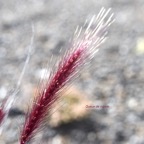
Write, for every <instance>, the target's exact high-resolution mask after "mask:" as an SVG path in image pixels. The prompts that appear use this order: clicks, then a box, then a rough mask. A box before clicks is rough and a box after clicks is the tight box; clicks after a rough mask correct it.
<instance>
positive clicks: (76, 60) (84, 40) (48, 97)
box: [0, 8, 114, 144]
mask: <svg viewBox="0 0 144 144" xmlns="http://www.w3.org/2000/svg"><path fill="white" fill-rule="evenodd" d="M113 21H114V19H113V13H111V9H108V10H105V9H104V8H102V9H101V10H100V12H99V13H98V15H97V16H95V15H94V16H93V17H92V19H91V21H90V22H89V23H88V22H87V21H86V22H85V24H84V26H82V27H77V29H76V31H75V33H74V38H73V44H72V46H71V48H70V49H68V50H67V51H66V53H65V54H64V56H63V57H62V58H61V60H60V61H59V64H58V66H57V67H56V71H54V72H53V71H52V72H51V74H50V77H49V78H48V80H47V81H46V82H45V83H41V85H40V87H41V89H40V90H39V93H38V96H37V97H36V99H35V100H34V102H33V105H32V108H31V109H30V111H29V113H28V115H27V116H26V119H25V122H24V125H23V128H22V131H21V135H20V140H19V141H20V144H27V143H28V142H30V141H31V139H32V138H33V137H34V136H35V135H36V133H37V132H38V130H39V128H41V127H42V126H43V124H44V120H45V118H46V116H47V115H48V114H49V112H50V110H51V107H52V105H53V104H54V102H56V101H57V100H58V99H59V98H60V96H61V95H60V92H61V90H63V88H64V87H65V86H66V85H67V84H68V83H69V82H71V81H72V80H73V79H75V78H76V77H77V76H78V74H79V71H80V70H81V68H82V67H84V65H85V64H86V63H89V62H90V61H91V59H92V58H93V57H94V55H95V53H96V52H97V51H98V48H99V46H100V45H101V44H102V43H103V42H104V41H105V39H106V36H107V29H108V27H109V26H110V25H111V24H112V23H113ZM85 27H86V28H85ZM4 114H5V112H4V111H3V109H1V112H0V121H2V119H3V117H4Z"/></svg>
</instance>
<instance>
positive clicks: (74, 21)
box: [0, 0, 144, 144]
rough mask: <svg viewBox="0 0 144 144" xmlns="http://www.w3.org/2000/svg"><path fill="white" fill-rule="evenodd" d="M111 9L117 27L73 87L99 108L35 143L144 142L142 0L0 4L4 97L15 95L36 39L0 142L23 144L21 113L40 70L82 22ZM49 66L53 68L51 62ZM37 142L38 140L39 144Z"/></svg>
mask: <svg viewBox="0 0 144 144" xmlns="http://www.w3.org/2000/svg"><path fill="white" fill-rule="evenodd" d="M102 6H104V7H106V8H109V7H111V8H112V11H113V12H114V13H115V19H116V21H115V23H114V24H113V25H112V26H111V28H110V31H109V38H108V40H107V42H106V43H105V44H103V45H102V46H101V49H100V51H99V52H98V53H97V55H96V57H95V58H94V59H93V60H92V61H91V66H90V68H89V69H87V70H86V71H84V72H83V73H81V75H80V78H79V79H78V80H77V81H76V82H75V85H76V86H77V87H78V88H79V89H81V90H82V91H83V92H84V93H85V94H86V95H87V96H88V98H89V99H91V100H92V101H93V104H94V105H108V106H109V108H108V109H100V110H98V109H94V110H92V113H91V115H90V116H89V117H87V118H85V119H83V120H76V121H72V122H70V123H68V124H63V125H60V126H58V127H56V128H52V127H50V126H49V125H48V126H47V127H46V128H45V129H44V131H43V132H41V133H40V134H39V138H38V140H37V141H36V142H37V144H39V143H41V144H48V143H50V144H144V122H143V120H144V97H143V94H144V92H143V89H144V17H143V15H144V1H143V0H101V1H98V0H97V1H96V0H89V1H88V0H79V1H76V0H53V1H50V0H27V1H26V0H21V1H19V0H11V1H9V0H5V1H2V0H0V17H1V18H0V67H1V70H0V96H1V99H2V98H3V97H4V96H5V95H8V94H10V91H11V89H13V88H14V87H15V85H16V82H17V81H18V76H19V75H20V73H21V69H22V67H23V64H24V61H25V58H26V55H27V52H28V46H29V45H30V39H31V37H32V24H33V26H34V29H35V32H34V35H35V38H34V50H33V52H32V56H31V60H30V62H29V65H28V68H27V71H26V73H25V75H24V79H23V81H22V84H21V87H20V92H19V94H18V95H19V97H18V99H17V101H16V103H15V104H14V106H13V109H12V110H11V112H10V115H9V117H8V119H7V121H6V124H5V125H6V126H5V129H4V131H3V134H2V136H0V143H1V144H18V138H19V127H20V125H21V124H22V123H23V119H24V112H23V110H24V109H25V107H26V106H27V103H28V102H29V101H30V99H31V98H30V94H31V93H32V91H33V90H32V89H33V88H34V87H35V86H36V84H37V83H38V80H39V78H40V74H39V73H40V72H41V70H42V68H43V66H45V65H46V64H47V62H48V61H49V60H50V57H51V55H53V56H54V58H57V57H59V56H60V55H61V54H60V52H59V50H60V48H61V47H62V48H63V49H66V48H67V47H68V46H69V39H70V38H71V37H72V35H73V32H74V30H75V28H76V26H77V25H82V24H83V22H84V21H85V19H87V18H88V19H89V18H90V17H92V16H93V14H97V13H98V11H99V10H100V8H101V7H102ZM51 65H52V64H51ZM36 142H34V143H36Z"/></svg>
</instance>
